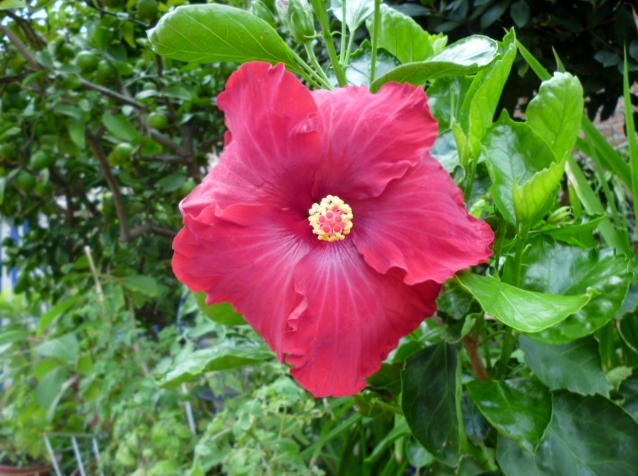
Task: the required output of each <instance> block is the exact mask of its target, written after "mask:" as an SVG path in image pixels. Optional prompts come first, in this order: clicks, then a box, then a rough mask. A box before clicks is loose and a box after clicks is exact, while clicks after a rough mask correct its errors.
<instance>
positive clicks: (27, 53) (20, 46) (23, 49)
mask: <svg viewBox="0 0 638 476" xmlns="http://www.w3.org/2000/svg"><path fill="white" fill-rule="evenodd" d="M0 31H1V32H2V33H4V34H5V35H7V37H9V40H10V41H11V43H13V46H15V47H16V49H17V50H18V51H19V52H20V53H21V54H22V56H24V57H25V58H26V60H27V61H28V62H29V64H30V65H31V66H33V67H34V68H35V69H37V70H38V71H40V70H43V69H44V67H43V66H42V65H41V64H40V63H38V60H37V59H36V57H35V55H34V54H33V53H31V50H29V48H27V45H25V44H24V43H23V42H22V40H21V39H20V38H18V36H17V35H16V34H15V33H14V32H13V31H12V30H11V28H9V27H7V26H5V25H0Z"/></svg>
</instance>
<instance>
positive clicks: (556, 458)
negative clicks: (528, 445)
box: [496, 391, 638, 476]
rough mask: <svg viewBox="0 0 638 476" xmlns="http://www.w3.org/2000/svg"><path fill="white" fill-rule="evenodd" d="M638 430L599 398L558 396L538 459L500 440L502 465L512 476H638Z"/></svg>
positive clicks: (631, 420)
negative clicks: (637, 475)
mask: <svg viewBox="0 0 638 476" xmlns="http://www.w3.org/2000/svg"><path fill="white" fill-rule="evenodd" d="M636 447H638V424H637V423H636V422H635V421H634V420H633V419H632V418H631V417H630V416H629V415H628V414H627V413H625V412H624V411H623V410H622V409H621V408H620V407H618V406H617V405H615V404H613V403H612V402H610V401H609V400H607V399H606V398H603V397H601V396H599V395H596V396H593V397H583V396H580V395H574V394H570V393H569V392H565V391H560V392H556V393H554V414H553V417H552V422H551V423H550V425H549V427H548V429H547V437H546V438H545V440H544V441H543V443H542V444H541V445H540V447H539V448H538V450H537V451H536V453H535V454H534V455H532V454H530V453H529V452H527V451H525V450H523V449H521V447H520V446H518V445H517V444H516V443H515V442H514V441H512V440H510V439H508V438H505V437H502V436H499V439H498V444H497V455H496V457H497V461H498V463H499V465H500V466H501V469H502V470H503V472H504V473H505V474H506V475H507V476H566V475H596V476H610V475H623V476H624V475H626V476H630V475H634V474H638V452H637V451H636Z"/></svg>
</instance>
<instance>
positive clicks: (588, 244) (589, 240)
mask: <svg viewBox="0 0 638 476" xmlns="http://www.w3.org/2000/svg"><path fill="white" fill-rule="evenodd" d="M603 218H604V216H603V215H598V216H593V217H587V218H584V219H582V220H581V221H580V222H579V223H574V224H569V225H564V226H556V227H553V226H548V227H546V228H543V229H541V230H540V231H541V232H542V233H543V234H544V235H547V236H551V237H552V238H554V239H556V240H559V241H562V242H564V243H567V244H570V245H576V246H580V247H581V248H594V247H596V245H597V242H596V239H595V238H594V230H596V228H598V225H599V224H600V222H601V221H602V220H603Z"/></svg>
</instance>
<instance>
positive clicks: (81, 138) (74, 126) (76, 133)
mask: <svg viewBox="0 0 638 476" xmlns="http://www.w3.org/2000/svg"><path fill="white" fill-rule="evenodd" d="M67 129H68V130H69V137H70V138H71V140H72V141H73V143H74V144H75V145H77V146H78V147H79V148H80V149H81V150H83V149H84V148H85V147H86V136H85V130H86V124H85V123H84V120H70V121H68V123H67Z"/></svg>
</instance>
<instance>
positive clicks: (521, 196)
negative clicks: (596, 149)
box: [512, 160, 566, 224]
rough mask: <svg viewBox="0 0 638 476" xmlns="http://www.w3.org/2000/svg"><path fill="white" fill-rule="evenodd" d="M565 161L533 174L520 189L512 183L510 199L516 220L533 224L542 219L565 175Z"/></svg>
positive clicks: (552, 202) (554, 198) (516, 183)
mask: <svg viewBox="0 0 638 476" xmlns="http://www.w3.org/2000/svg"><path fill="white" fill-rule="evenodd" d="M565 162H566V161H565V160H563V161H562V162H559V163H556V162H554V163H552V164H550V165H549V167H548V168H546V169H543V170H541V171H540V172H537V173H536V174H534V176H533V177H532V178H530V179H529V180H528V181H527V182H525V183H524V184H523V186H522V187H521V186H520V185H519V184H518V181H517V180H515V181H514V187H513V189H512V198H513V199H514V212H515V213H516V219H517V220H518V221H519V222H522V223H529V224H532V223H535V222H536V221H538V220H539V219H540V218H542V217H543V215H544V214H545V213H547V211H548V210H549V208H550V207H551V206H552V205H553V204H554V202H555V200H556V191H557V189H558V186H559V184H560V180H561V178H562V177H563V174H564V173H565Z"/></svg>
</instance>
